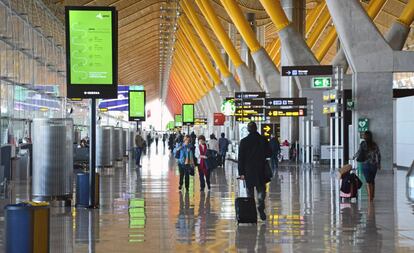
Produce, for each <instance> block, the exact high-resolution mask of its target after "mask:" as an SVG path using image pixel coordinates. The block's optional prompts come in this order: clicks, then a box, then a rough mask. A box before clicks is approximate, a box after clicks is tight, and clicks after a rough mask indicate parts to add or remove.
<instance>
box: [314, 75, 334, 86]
mask: <svg viewBox="0 0 414 253" xmlns="http://www.w3.org/2000/svg"><path fill="white" fill-rule="evenodd" d="M311 87H312V88H315V89H326V88H332V77H330V76H322V77H313V78H312V83H311Z"/></svg>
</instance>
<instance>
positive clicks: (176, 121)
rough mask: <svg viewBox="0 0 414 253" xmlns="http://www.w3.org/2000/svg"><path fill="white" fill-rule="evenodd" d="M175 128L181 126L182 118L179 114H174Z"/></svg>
mask: <svg viewBox="0 0 414 253" xmlns="http://www.w3.org/2000/svg"><path fill="white" fill-rule="evenodd" d="M174 121H175V127H181V126H183V117H182V115H181V114H176V115H175V117H174Z"/></svg>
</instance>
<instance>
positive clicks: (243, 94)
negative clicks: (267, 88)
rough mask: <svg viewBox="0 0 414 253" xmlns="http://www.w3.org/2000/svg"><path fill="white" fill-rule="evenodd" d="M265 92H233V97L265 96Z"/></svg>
mask: <svg viewBox="0 0 414 253" xmlns="http://www.w3.org/2000/svg"><path fill="white" fill-rule="evenodd" d="M265 97H266V92H235V95H234V98H235V99H248V98H265Z"/></svg>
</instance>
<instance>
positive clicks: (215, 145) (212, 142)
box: [208, 134, 219, 153]
mask: <svg viewBox="0 0 414 253" xmlns="http://www.w3.org/2000/svg"><path fill="white" fill-rule="evenodd" d="M208 148H209V149H212V150H214V151H216V152H217V153H218V152H219V143H218V140H217V139H216V136H214V134H211V135H210V140H209V141H208Z"/></svg>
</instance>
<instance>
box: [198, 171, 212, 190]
mask: <svg viewBox="0 0 414 253" xmlns="http://www.w3.org/2000/svg"><path fill="white" fill-rule="evenodd" d="M198 175H199V176H200V188H201V190H204V188H205V187H206V183H207V187H208V189H210V172H207V174H206V175H204V173H203V172H202V171H201V170H198ZM204 177H205V180H204Z"/></svg>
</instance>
